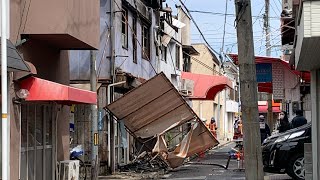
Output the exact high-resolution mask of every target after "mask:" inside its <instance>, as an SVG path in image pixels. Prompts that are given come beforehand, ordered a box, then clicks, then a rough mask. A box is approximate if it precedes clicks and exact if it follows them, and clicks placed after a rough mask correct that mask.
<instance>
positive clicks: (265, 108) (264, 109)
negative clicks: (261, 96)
mask: <svg viewBox="0 0 320 180" xmlns="http://www.w3.org/2000/svg"><path fill="white" fill-rule="evenodd" d="M258 110H259V113H267V112H268V106H267V105H266V106H258ZM272 112H274V113H279V112H281V110H280V107H279V106H273V107H272Z"/></svg>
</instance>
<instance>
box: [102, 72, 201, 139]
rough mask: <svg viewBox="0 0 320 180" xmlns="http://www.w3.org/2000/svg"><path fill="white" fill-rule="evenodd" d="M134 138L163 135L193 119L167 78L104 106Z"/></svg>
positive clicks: (193, 114)
mask: <svg viewBox="0 0 320 180" xmlns="http://www.w3.org/2000/svg"><path fill="white" fill-rule="evenodd" d="M106 108H107V109H108V110H109V111H110V112H111V113H112V114H113V115H114V116H115V117H117V119H118V121H123V122H124V124H125V126H126V128H127V129H128V130H129V131H130V132H131V133H133V134H134V135H135V136H137V137H141V138H147V137H152V136H154V135H159V134H163V133H165V132H166V131H168V130H170V129H171V128H173V127H176V126H178V125H180V124H183V123H185V122H187V121H190V120H192V119H194V118H195V117H196V114H195V113H194V112H193V110H192V109H191V107H190V106H189V105H188V104H187V103H186V102H185V100H184V99H183V98H182V96H181V95H180V94H179V92H178V91H177V89H176V88H175V87H174V86H173V85H172V84H171V82H170V81H169V80H168V78H167V77H166V76H165V75H164V74H163V73H160V74H158V75H156V76H155V77H153V78H151V79H150V80H148V81H146V82H145V83H143V84H142V85H140V86H138V87H137V88H135V89H133V90H132V91H130V92H128V93H127V94H125V95H124V96H122V97H121V98H119V99H118V100H116V101H115V102H113V103H111V104H110V105H108V106H107V107H106Z"/></svg>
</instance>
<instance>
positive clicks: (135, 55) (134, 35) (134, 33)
mask: <svg viewBox="0 0 320 180" xmlns="http://www.w3.org/2000/svg"><path fill="white" fill-rule="evenodd" d="M132 55H133V57H132V61H133V63H135V64H137V63H138V53H137V19H136V18H135V17H133V18H132Z"/></svg>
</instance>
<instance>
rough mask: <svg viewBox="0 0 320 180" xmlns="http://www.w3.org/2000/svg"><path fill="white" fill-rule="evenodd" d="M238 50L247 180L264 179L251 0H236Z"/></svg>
mask: <svg viewBox="0 0 320 180" xmlns="http://www.w3.org/2000/svg"><path fill="white" fill-rule="evenodd" d="M235 7H236V17H237V18H236V27H237V38H238V51H239V68H240V86H241V89H240V90H241V111H242V119H243V130H244V138H243V143H244V149H245V154H244V156H245V157H244V158H245V160H246V163H245V174H246V179H247V180H257V179H263V177H264V172H263V164H262V152H261V143H260V141H261V139H260V130H259V121H258V102H257V100H258V98H257V96H258V92H257V80H256V64H255V58H254V46H253V33H252V14H251V2H250V0H242V1H238V0H235Z"/></svg>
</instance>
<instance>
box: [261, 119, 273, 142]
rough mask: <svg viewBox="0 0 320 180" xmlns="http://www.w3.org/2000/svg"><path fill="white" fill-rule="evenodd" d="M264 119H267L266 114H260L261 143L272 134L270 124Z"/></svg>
mask: <svg viewBox="0 0 320 180" xmlns="http://www.w3.org/2000/svg"><path fill="white" fill-rule="evenodd" d="M264 120H265V118H264V115H260V116H259V123H260V135H261V144H262V142H263V141H264V140H265V139H267V137H268V136H270V135H271V133H270V128H269V126H268V124H267V123H265V122H264Z"/></svg>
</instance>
